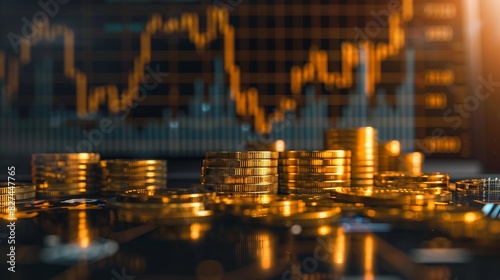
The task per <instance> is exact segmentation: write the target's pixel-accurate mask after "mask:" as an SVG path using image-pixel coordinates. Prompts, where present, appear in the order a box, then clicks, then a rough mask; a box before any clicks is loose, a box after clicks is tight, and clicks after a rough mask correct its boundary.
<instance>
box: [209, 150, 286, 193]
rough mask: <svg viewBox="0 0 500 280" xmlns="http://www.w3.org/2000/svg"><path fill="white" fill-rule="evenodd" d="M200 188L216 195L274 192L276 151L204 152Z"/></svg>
mask: <svg viewBox="0 0 500 280" xmlns="http://www.w3.org/2000/svg"><path fill="white" fill-rule="evenodd" d="M201 185H202V187H203V188H204V189H205V190H210V191H215V192H217V193H245V194H265V193H268V194H272V193H277V192H278V152H271V151H246V152H207V153H205V160H203V167H202V169H201Z"/></svg>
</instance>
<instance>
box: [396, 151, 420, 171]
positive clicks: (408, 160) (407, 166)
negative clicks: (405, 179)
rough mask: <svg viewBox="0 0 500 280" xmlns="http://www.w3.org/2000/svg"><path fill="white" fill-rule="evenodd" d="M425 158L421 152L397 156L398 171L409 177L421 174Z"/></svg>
mask: <svg viewBox="0 0 500 280" xmlns="http://www.w3.org/2000/svg"><path fill="white" fill-rule="evenodd" d="M424 159H425V156H424V154H423V153H421V152H413V153H405V154H401V155H400V156H399V171H402V172H404V173H406V174H409V175H415V176H416V175H420V174H422V168H423V165H424Z"/></svg>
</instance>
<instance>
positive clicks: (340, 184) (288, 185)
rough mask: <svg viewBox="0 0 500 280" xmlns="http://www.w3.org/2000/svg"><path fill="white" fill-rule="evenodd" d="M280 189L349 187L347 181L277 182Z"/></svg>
mask: <svg viewBox="0 0 500 280" xmlns="http://www.w3.org/2000/svg"><path fill="white" fill-rule="evenodd" d="M279 185H280V187H286V188H335V187H346V186H349V185H350V181H349V180H330V181H323V182H311V181H293V182H288V181H287V182H283V181H280V182H279Z"/></svg>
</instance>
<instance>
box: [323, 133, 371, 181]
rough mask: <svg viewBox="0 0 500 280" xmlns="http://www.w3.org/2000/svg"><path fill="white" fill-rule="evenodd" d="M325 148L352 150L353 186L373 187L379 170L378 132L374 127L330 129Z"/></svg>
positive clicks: (326, 134) (326, 135)
mask: <svg viewBox="0 0 500 280" xmlns="http://www.w3.org/2000/svg"><path fill="white" fill-rule="evenodd" d="M324 136H325V148H326V149H340V150H350V151H351V152H352V162H351V185H352V186H372V185H373V175H374V173H375V172H377V170H378V144H377V143H378V139H377V130H376V129H375V128H373V127H369V126H366V127H359V128H353V129H329V130H326V131H325V134H324Z"/></svg>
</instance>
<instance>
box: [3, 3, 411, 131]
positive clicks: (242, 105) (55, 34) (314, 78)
mask: <svg viewBox="0 0 500 280" xmlns="http://www.w3.org/2000/svg"><path fill="white" fill-rule="evenodd" d="M412 15H413V1H412V0H404V1H403V2H402V9H401V13H400V14H399V13H395V14H391V15H390V16H389V20H388V23H389V24H388V32H389V40H388V43H377V44H375V43H374V42H370V41H362V42H359V43H352V42H344V43H343V44H342V46H341V57H340V59H341V65H342V69H341V71H340V72H329V71H328V61H329V57H328V54H327V51H324V50H318V49H316V48H314V47H313V48H311V50H310V53H309V61H308V62H307V63H305V64H304V65H303V66H302V67H301V66H297V65H295V66H292V68H291V69H290V83H291V84H290V86H291V92H292V94H293V95H297V94H300V93H301V92H302V89H303V88H304V86H305V85H306V84H307V83H312V82H319V83H322V84H324V85H325V87H326V88H327V89H328V90H333V88H334V87H337V88H349V87H351V86H352V84H353V72H354V69H355V68H356V67H357V66H358V65H359V63H360V62H359V60H360V57H361V56H360V52H363V53H364V54H365V55H363V56H362V58H363V59H364V60H365V61H364V63H365V65H366V68H367V71H365V73H366V74H365V81H364V82H365V84H366V86H365V94H366V95H368V96H370V95H373V94H374V92H375V87H376V84H377V83H378V82H380V80H381V76H382V71H381V63H382V61H384V60H385V59H386V58H388V57H389V56H393V55H397V54H399V52H400V50H401V49H402V48H403V47H404V41H405V31H404V28H403V27H402V22H404V21H408V20H411V18H412ZM199 18H200V17H199V15H198V14H196V13H184V14H182V15H181V16H180V17H178V18H170V19H168V20H164V19H163V18H162V16H161V15H159V14H154V15H153V16H152V17H151V19H150V20H149V21H148V22H147V23H146V25H145V26H146V28H145V30H144V31H143V32H141V34H140V51H139V54H138V55H137V56H136V57H135V58H134V61H133V68H132V70H131V71H130V72H129V74H128V84H127V87H125V88H124V89H123V90H122V92H121V93H120V90H119V88H118V85H116V84H108V85H100V86H95V87H91V88H89V84H88V74H87V73H84V72H83V71H81V70H80V69H78V68H77V67H76V65H75V33H74V31H73V30H71V29H70V28H68V27H66V26H63V25H49V24H47V25H44V26H42V27H41V28H39V29H38V30H37V32H34V33H33V36H32V37H31V38H30V39H26V40H23V41H22V43H21V51H20V54H19V58H17V57H10V58H7V57H6V55H5V53H4V52H3V51H0V80H5V88H4V91H5V94H6V95H7V96H8V97H11V98H13V97H15V95H16V94H17V92H18V90H19V68H20V66H23V65H27V64H29V63H30V62H31V60H32V58H31V49H32V47H34V46H36V45H37V43H39V42H41V41H48V42H52V41H54V40H55V39H56V38H59V37H63V40H64V75H65V76H66V77H67V78H68V79H70V80H72V81H74V83H75V87H76V113H77V116H78V117H80V118H86V117H87V116H88V115H89V114H93V113H97V112H98V110H99V106H100V105H102V104H106V103H107V104H106V105H107V108H108V111H109V112H110V113H117V112H119V111H120V110H123V109H125V108H128V107H129V106H130V105H131V104H132V103H133V100H134V99H135V98H137V97H138V94H139V90H138V89H139V85H140V84H141V83H142V81H143V80H144V79H145V78H146V73H145V70H144V68H145V67H146V66H147V65H148V64H149V63H150V62H151V41H152V37H153V36H155V35H157V34H165V35H168V34H172V33H175V32H187V34H188V38H189V40H190V41H191V42H192V43H193V44H194V45H195V47H196V48H197V49H199V50H202V49H203V48H205V47H206V45H207V44H209V43H210V42H212V41H214V40H216V39H217V38H218V35H219V34H221V35H222V37H223V41H224V49H223V53H224V72H225V73H226V74H227V75H228V80H229V89H230V97H231V99H232V100H233V101H234V102H235V109H236V113H237V115H238V116H243V117H253V120H254V129H255V131H256V132H258V133H262V134H268V133H270V132H271V130H272V124H273V123H277V122H280V121H283V120H284V118H285V113H286V112H288V111H292V110H295V109H296V107H297V102H296V99H295V98H293V97H282V98H281V99H280V101H279V104H278V105H277V108H275V110H274V111H273V113H271V114H270V115H269V116H266V112H265V109H264V107H263V106H260V105H259V92H258V90H257V89H256V88H254V87H250V88H248V89H246V90H244V89H242V85H241V69H240V67H239V66H238V65H237V64H236V61H235V27H234V26H233V25H231V24H230V22H229V14H228V11H227V10H224V9H219V8H217V7H214V6H209V7H208V8H207V15H206V30H205V31H204V32H202V31H200V23H199ZM5 70H7V71H5Z"/></svg>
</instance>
